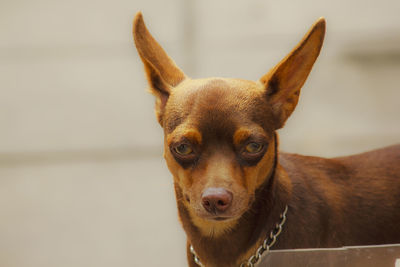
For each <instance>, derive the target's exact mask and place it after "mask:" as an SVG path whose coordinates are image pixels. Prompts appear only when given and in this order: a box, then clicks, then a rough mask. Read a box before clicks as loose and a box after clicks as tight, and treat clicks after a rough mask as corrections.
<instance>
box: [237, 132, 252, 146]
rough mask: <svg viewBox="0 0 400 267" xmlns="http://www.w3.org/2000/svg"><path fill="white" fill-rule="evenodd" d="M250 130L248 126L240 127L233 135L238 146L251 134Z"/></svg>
mask: <svg viewBox="0 0 400 267" xmlns="http://www.w3.org/2000/svg"><path fill="white" fill-rule="evenodd" d="M250 134H251V133H250V130H249V129H247V128H240V129H238V130H237V131H236V132H235V134H234V135H233V143H234V144H235V145H236V146H238V145H240V144H241V143H243V142H244V141H246V139H247V138H249V136H250Z"/></svg>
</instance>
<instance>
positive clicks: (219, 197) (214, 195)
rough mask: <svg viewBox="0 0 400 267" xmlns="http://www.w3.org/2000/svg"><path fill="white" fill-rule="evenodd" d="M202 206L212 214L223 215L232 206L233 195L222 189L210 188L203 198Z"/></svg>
mask: <svg viewBox="0 0 400 267" xmlns="http://www.w3.org/2000/svg"><path fill="white" fill-rule="evenodd" d="M201 201H202V205H203V207H204V208H205V210H206V211H208V212H210V213H221V212H224V211H225V210H227V209H228V208H229V207H230V205H231V204H232V193H231V192H229V191H228V190H226V189H224V188H221V187H210V188H207V189H206V190H204V192H203V194H202V196H201Z"/></svg>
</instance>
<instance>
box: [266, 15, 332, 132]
mask: <svg viewBox="0 0 400 267" xmlns="http://www.w3.org/2000/svg"><path fill="white" fill-rule="evenodd" d="M324 35H325V19H324V18H320V19H319V20H317V21H316V22H315V24H314V25H313V26H312V27H311V29H310V30H309V32H308V33H307V34H306V35H305V36H304V37H303V40H301V42H300V43H299V44H298V45H297V46H296V47H295V48H294V49H293V50H292V51H291V52H290V53H289V54H288V55H287V56H286V57H285V58H284V59H283V60H282V61H281V62H280V63H279V64H278V65H276V66H275V67H274V68H273V69H272V70H271V71H270V72H268V73H267V74H266V75H264V76H263V77H262V78H261V79H260V81H261V83H262V84H263V85H264V86H265V90H266V95H267V97H268V99H269V103H270V104H271V107H272V111H273V113H274V116H275V118H276V125H275V128H276V129H279V128H282V127H283V125H284V124H285V121H286V120H287V118H288V117H289V116H290V114H292V112H293V110H294V109H295V107H296V105H297V101H298V99H299V95H300V89H301V87H302V86H303V84H304V82H305V81H306V79H307V76H308V74H309V73H310V71H311V68H312V66H313V65H314V62H315V60H316V59H317V57H318V55H319V52H320V50H321V47H322V43H323V40H324Z"/></svg>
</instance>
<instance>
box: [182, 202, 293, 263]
mask: <svg viewBox="0 0 400 267" xmlns="http://www.w3.org/2000/svg"><path fill="white" fill-rule="evenodd" d="M287 211H288V206H287V205H286V206H285V210H284V211H283V212H282V213H281V215H280V216H279V218H280V221H279V223H277V224H276V225H275V228H274V229H273V230H272V231H271V232H270V234H269V236H267V238H265V239H264V241H263V243H262V245H261V246H260V247H259V248H258V249H257V250H256V253H255V254H254V255H252V256H251V257H250V258H249V259H248V260H246V261H244V262H243V263H242V264H240V266H239V267H254V264H256V263H257V262H258V261H259V260H260V259H261V257H262V255H263V253H264V252H267V253H268V252H269V250H270V249H271V247H272V246H273V245H274V244H275V242H276V239H277V237H278V236H279V235H280V234H281V232H282V229H283V225H284V224H285V222H286V214H287ZM190 253H192V255H193V260H194V262H195V263H196V264H197V265H198V266H200V267H204V265H203V264H202V263H201V261H200V259H199V257H198V256H197V254H196V251H194V248H193V246H192V245H190ZM265 255H266V254H265Z"/></svg>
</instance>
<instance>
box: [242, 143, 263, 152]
mask: <svg viewBox="0 0 400 267" xmlns="http://www.w3.org/2000/svg"><path fill="white" fill-rule="evenodd" d="M262 148H263V145H262V144H259V143H255V142H251V143H248V144H247V145H246V147H245V152H247V153H251V154H255V153H258V152H260V151H261V150H262Z"/></svg>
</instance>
